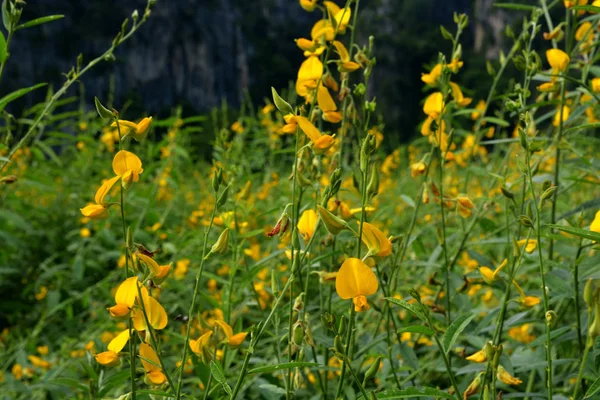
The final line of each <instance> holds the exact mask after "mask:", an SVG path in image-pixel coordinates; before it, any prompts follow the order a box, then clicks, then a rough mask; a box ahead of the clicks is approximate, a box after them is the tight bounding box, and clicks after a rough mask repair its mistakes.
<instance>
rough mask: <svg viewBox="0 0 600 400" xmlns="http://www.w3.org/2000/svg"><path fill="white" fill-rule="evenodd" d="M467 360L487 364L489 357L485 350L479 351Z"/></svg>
mask: <svg viewBox="0 0 600 400" xmlns="http://www.w3.org/2000/svg"><path fill="white" fill-rule="evenodd" d="M467 360H469V361H473V362H476V363H482V362H486V361H487V356H486V354H485V350H479V351H478V352H477V353H474V354H471V355H470V356H469V357H467Z"/></svg>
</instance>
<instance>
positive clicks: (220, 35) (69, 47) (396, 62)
mask: <svg viewBox="0 0 600 400" xmlns="http://www.w3.org/2000/svg"><path fill="white" fill-rule="evenodd" d="M337 3H338V4H342V2H341V1H340V0H338V1H337ZM471 3H472V2H471V1H468V0H419V1H413V0H363V1H361V3H360V5H361V11H360V13H359V22H358V24H359V27H358V31H357V32H358V34H357V41H358V43H360V44H366V42H367V40H368V39H367V38H368V36H369V35H374V36H375V38H376V54H375V55H376V57H377V66H376V68H375V72H374V75H373V77H372V79H373V81H372V84H371V86H370V94H371V95H373V96H377V100H378V106H379V110H378V111H381V112H383V113H384V115H385V116H386V122H387V123H388V124H397V123H399V122H400V121H402V126H416V124H417V123H418V118H417V117H420V114H419V113H420V108H419V107H420V106H419V104H418V103H419V101H420V99H421V98H422V93H421V86H422V85H421V82H420V75H421V72H422V71H423V64H426V63H431V62H433V61H435V59H436V57H437V53H438V51H446V52H447V51H448V48H449V44H448V42H444V41H443V40H442V39H441V35H440V34H439V28H438V26H439V25H440V24H444V25H446V26H448V27H449V28H452V25H453V22H452V13H453V12H454V11H458V12H469V11H470V6H471ZM144 6H145V0H129V1H117V0H88V1H79V0H71V1H69V0H52V1H47V0H30V1H28V4H27V6H26V7H25V11H24V13H23V17H22V20H23V21H25V20H29V19H33V18H37V17H39V16H44V15H49V14H65V15H66V17H65V18H64V19H62V20H60V21H56V22H53V23H50V24H46V25H43V26H39V27H35V28H32V29H28V30H22V31H19V32H18V33H17V35H15V39H14V42H13V45H12V46H11V55H12V58H11V60H10V62H9V66H8V69H7V78H8V79H6V80H5V81H4V83H3V85H4V88H2V92H3V93H5V92H8V91H9V90H14V89H16V88H19V87H23V86H28V85H32V84H34V83H37V82H50V83H53V84H54V85H55V86H58V85H60V84H61V82H62V77H61V76H60V73H61V72H66V71H68V70H69V69H70V67H71V66H72V65H73V64H74V63H75V60H76V58H77V55H78V54H79V53H80V52H81V53H83V55H84V59H85V60H90V59H91V58H93V57H94V56H97V55H98V54H101V53H102V52H103V51H104V50H105V49H106V48H107V47H108V46H109V44H110V42H111V40H112V38H113V37H114V35H115V34H116V32H117V31H118V30H119V29H120V26H121V23H122V21H123V19H124V18H126V17H128V16H129V15H131V12H132V11H133V10H135V9H138V10H139V11H140V12H142V11H143V9H144ZM317 19H318V14H317V13H316V12H315V13H307V12H305V11H304V10H302V9H301V8H300V6H299V5H298V2H297V1H296V0H261V1H247V0H158V2H157V4H156V7H155V9H154V11H153V15H152V16H151V18H150V20H149V21H148V22H147V23H146V25H145V26H144V27H143V28H141V30H140V31H139V32H138V33H136V34H135V35H134V36H133V37H132V38H131V39H130V41H129V42H127V43H125V44H124V45H123V46H122V47H121V48H120V49H118V51H117V54H116V55H117V60H116V62H114V63H111V64H103V65H101V66H99V67H98V68H96V69H95V70H94V71H92V72H91V73H90V74H89V75H87V76H86V77H84V78H83V83H84V84H85V87H86V101H87V102H88V103H89V104H90V106H91V105H93V96H94V95H98V96H99V97H103V96H106V95H107V93H108V90H109V82H110V79H111V75H113V76H114V81H115V87H116V91H115V99H116V100H115V104H116V105H117V106H120V105H122V104H123V102H124V101H125V99H128V98H131V99H133V100H134V101H133V102H132V107H134V108H136V109H138V110H137V111H140V112H141V111H147V112H150V113H153V114H156V113H159V112H161V111H167V110H168V109H169V108H171V107H172V106H173V105H175V104H183V105H184V106H186V107H188V108H189V109H190V110H193V111H195V112H206V111H208V110H210V109H211V108H212V107H215V106H218V105H220V103H221V101H222V100H226V101H227V102H228V103H229V104H230V105H231V106H232V107H236V106H238V105H239V104H240V102H241V100H242V99H243V96H244V93H245V92H246V91H247V92H248V93H249V94H250V97H251V98H252V99H253V100H254V101H255V103H262V99H263V98H265V97H268V96H269V93H270V86H275V87H278V88H284V87H287V86H288V82H289V81H291V80H294V79H295V77H296V73H297V68H298V66H299V65H300V63H301V62H302V60H303V56H302V52H301V51H300V50H299V49H298V48H297V47H296V46H295V44H294V39H295V38H298V37H303V36H304V37H307V36H308V35H309V33H310V28H311V26H312V24H313V23H314V22H315V21H316V20H317ZM471 36H473V35H472V34H470V33H467V34H466V35H465V39H466V40H467V41H469V40H471ZM465 48H468V45H466V46H465ZM38 96H43V95H42V94H41V93H39V94H38ZM40 99H41V98H40V97H38V98H37V100H40ZM34 100H36V99H35V96H30V97H29V98H28V99H27V100H26V102H27V103H28V104H31V102H33V101H34ZM18 105H19V103H17V106H18ZM20 106H23V104H20ZM412 133H413V132H410V133H408V135H412Z"/></svg>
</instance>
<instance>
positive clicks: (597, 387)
mask: <svg viewBox="0 0 600 400" xmlns="http://www.w3.org/2000/svg"><path fill="white" fill-rule="evenodd" d="M598 390H600V377H599V378H598V379H596V380H595V381H594V383H592V386H590V388H589V389H588V390H587V392H585V396H583V398H584V399H589V398H590V397H592V396H593V395H595V394H596V393H597V392H598Z"/></svg>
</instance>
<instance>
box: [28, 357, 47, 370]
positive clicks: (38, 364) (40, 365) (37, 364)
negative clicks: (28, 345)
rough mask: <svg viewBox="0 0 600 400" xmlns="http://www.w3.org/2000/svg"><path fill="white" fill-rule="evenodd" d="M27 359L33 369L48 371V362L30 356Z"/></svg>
mask: <svg viewBox="0 0 600 400" xmlns="http://www.w3.org/2000/svg"><path fill="white" fill-rule="evenodd" d="M27 359H28V360H29V362H30V363H31V364H33V366H34V367H38V368H44V369H50V366H51V365H50V363H49V362H48V361H46V360H44V359H43V358H40V357H38V356H33V355H30V356H28V357H27Z"/></svg>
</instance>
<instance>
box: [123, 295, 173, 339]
mask: <svg viewBox="0 0 600 400" xmlns="http://www.w3.org/2000/svg"><path fill="white" fill-rule="evenodd" d="M142 299H143V302H144V308H145V309H146V316H147V317H148V322H149V323H150V326H152V328H154V329H155V330H161V329H164V327H165V326H167V323H168V317H167V312H166V311H165V309H164V308H163V306H161V305H160V303H159V302H158V300H156V299H155V298H154V297H150V295H148V292H147V291H146V292H142ZM131 314H132V315H131V318H132V319H133V327H134V328H135V329H136V330H137V331H146V330H147V329H148V325H147V324H146V318H145V317H144V312H143V310H142V308H141V307H139V308H138V307H136V308H134V309H133V311H132V313H131ZM147 334H148V332H147Z"/></svg>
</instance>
